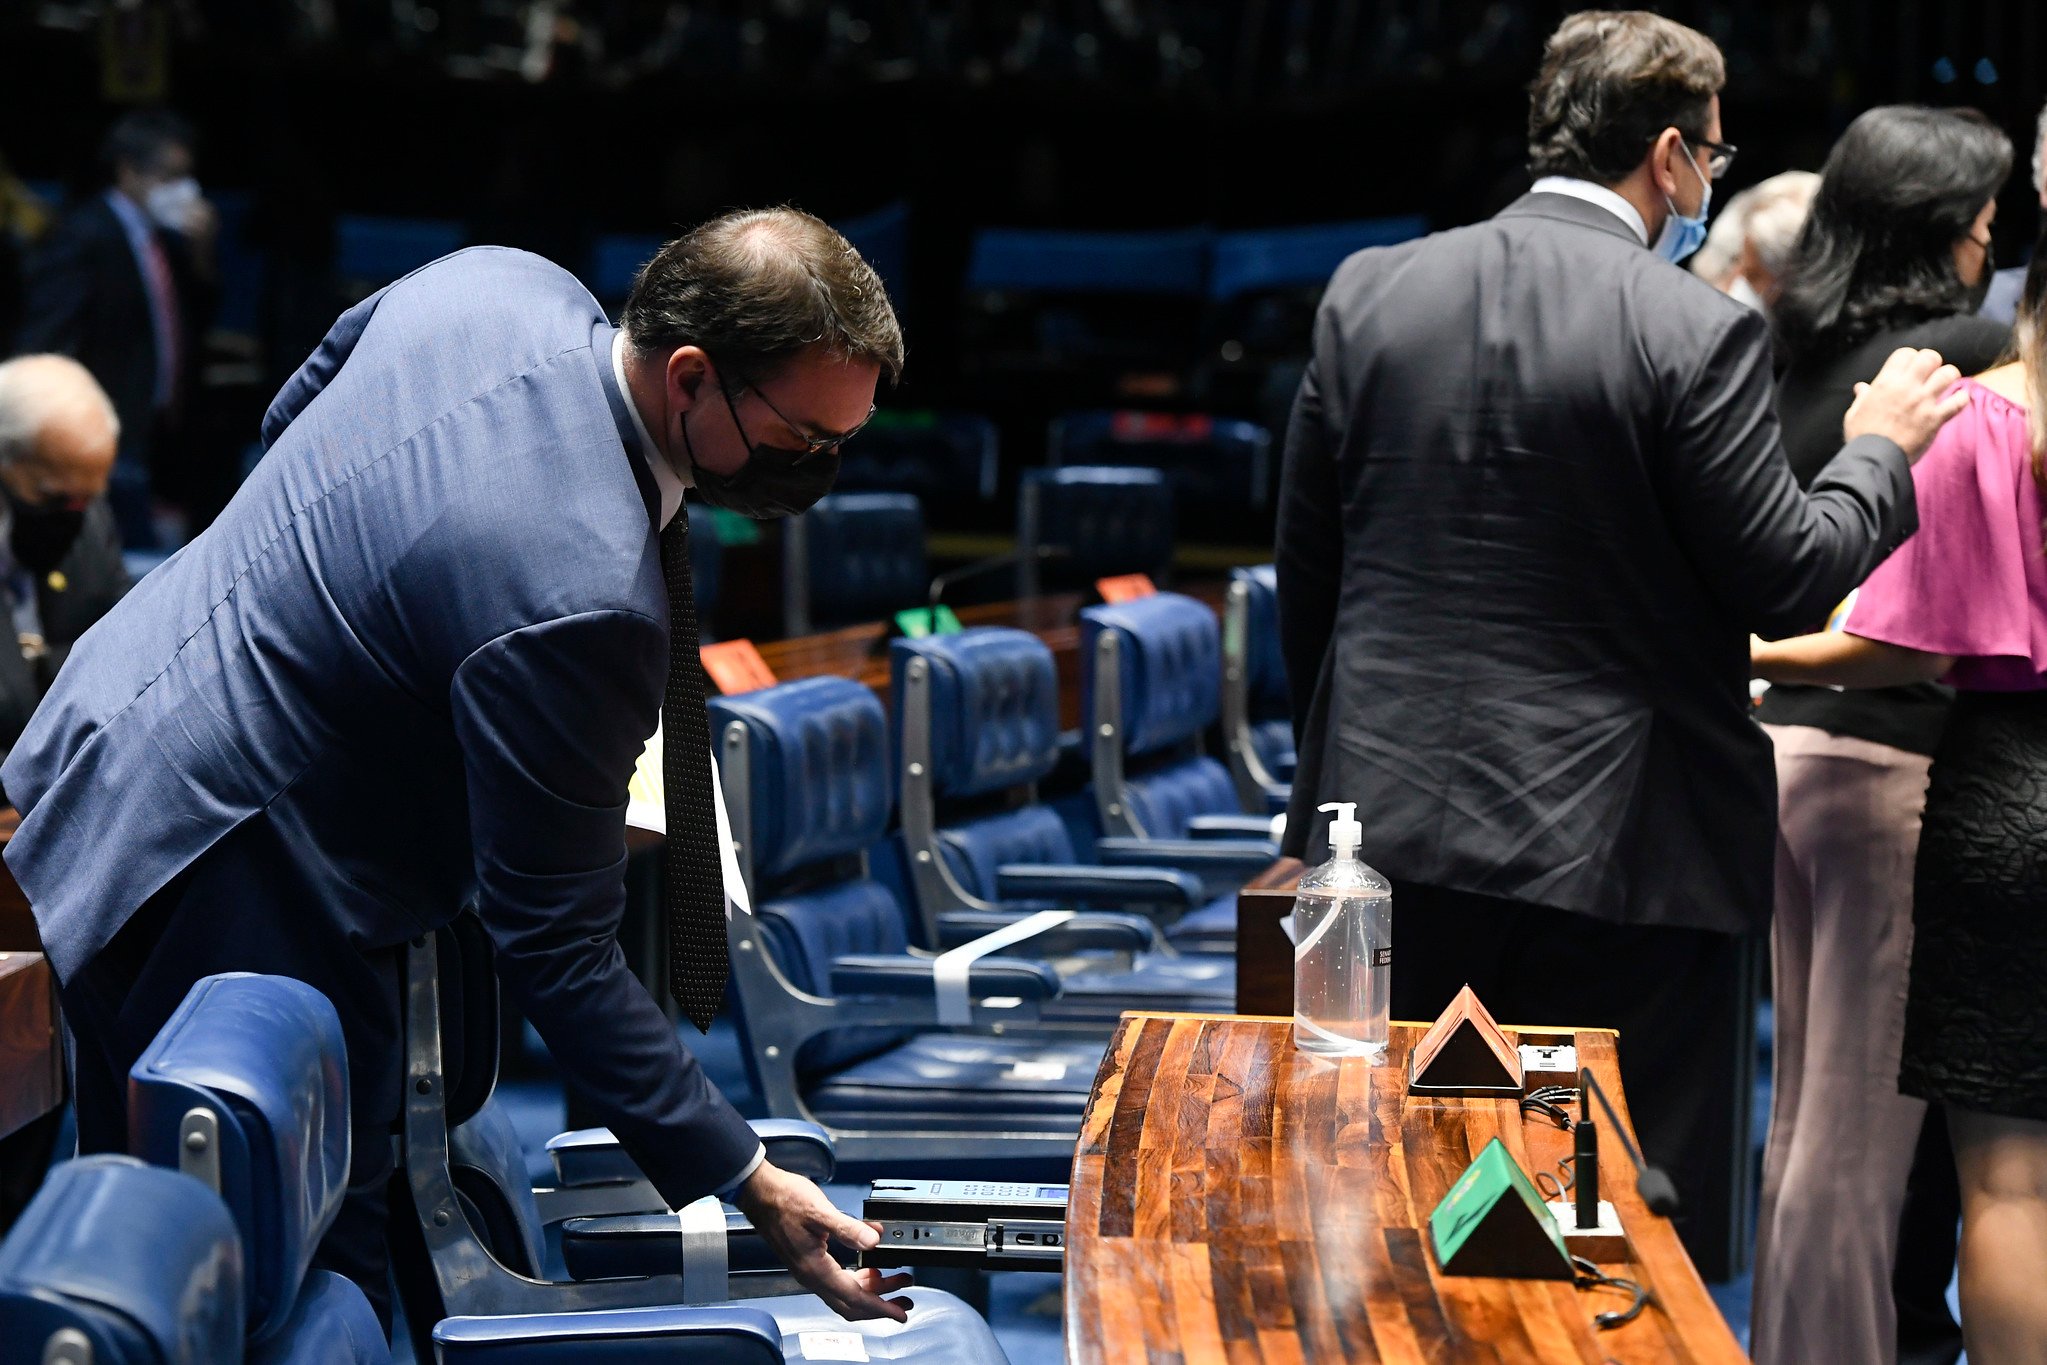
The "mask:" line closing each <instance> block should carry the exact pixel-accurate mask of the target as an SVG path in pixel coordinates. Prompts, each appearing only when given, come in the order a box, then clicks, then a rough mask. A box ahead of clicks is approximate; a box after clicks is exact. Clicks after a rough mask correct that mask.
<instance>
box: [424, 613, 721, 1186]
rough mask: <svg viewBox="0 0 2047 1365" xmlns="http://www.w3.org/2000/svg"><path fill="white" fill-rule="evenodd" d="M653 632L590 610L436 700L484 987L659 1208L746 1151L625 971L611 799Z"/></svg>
mask: <svg viewBox="0 0 2047 1365" xmlns="http://www.w3.org/2000/svg"><path fill="white" fill-rule="evenodd" d="M666 657H667V632H666V631H665V629H664V628H663V627H662V626H661V625H660V624H659V623H657V622H655V621H653V620H651V619H649V618H648V617H646V616H642V615H639V614H637V613H633V612H591V613H585V614H582V615H576V616H569V617H563V618H561V619H558V620H553V621H547V622H543V623H541V624H538V625H534V626H529V627H526V628H524V629H521V630H516V631H512V632H510V633H509V634H506V635H502V636H500V637H498V638H497V639H495V640H492V641H491V642H490V643H489V644H486V645H484V646H483V647H482V648H480V649H478V650H477V651H476V652H475V653H473V654H471V655H470V656H469V657H468V658H467V659H465V660H464V661H463V662H462V664H461V666H460V667H459V668H458V669H457V670H456V672H455V677H454V682H453V685H452V691H451V701H452V704H453V708H454V720H455V730H456V734H457V737H458V738H459V740H460V742H461V745H462V751H463V756H464V762H465V764H466V766H467V769H468V790H469V819H470V830H471V834H472V837H473V838H474V841H475V845H476V871H477V886H478V899H477V908H478V911H479V913H480V914H481V916H482V919H483V923H484V926H485V927H486V928H487V929H488V930H489V931H490V935H491V939H492V941H493V943H494V944H495V946H496V948H497V954H498V974H499V977H500V979H501V980H502V981H503V982H504V985H505V987H506V989H507V990H509V991H510V992H511V994H512V997H513V999H514V1000H515V1001H517V1002H518V1004H519V1006H520V1007H521V1009H522V1010H523V1011H524V1012H525V1015H526V1018H527V1019H528V1020H530V1021H531V1022H532V1024H533V1026H534V1027H535V1028H536V1029H538V1030H539V1031H540V1036H541V1037H542V1038H544V1039H545V1040H546V1041H547V1045H548V1048H549V1050H550V1051H552V1052H553V1054H554V1058H555V1060H556V1061H557V1062H558V1063H560V1065H561V1068H562V1074H563V1077H564V1079H565V1080H566V1082H567V1084H568V1085H569V1086H571V1087H572V1088H573V1089H575V1091H576V1092H577V1094H578V1095H580V1096H581V1097H582V1098H583V1099H584V1100H585V1101H587V1102H588V1103H589V1104H590V1106H591V1107H592V1108H594V1109H595V1110H596V1111H597V1112H598V1113H599V1114H600V1115H601V1116H602V1117H603V1119H604V1121H605V1123H606V1124H607V1126H609V1127H610V1128H611V1130H612V1132H613V1133H615V1134H617V1136H618V1139H619V1141H620V1142H621V1143H623V1144H624V1145H625V1148H626V1150H627V1151H628V1152H629V1153H630V1154H631V1155H632V1157H633V1159H634V1160H635V1161H636V1162H637V1163H638V1164H639V1167H640V1169H641V1170H642V1171H644V1172H645V1173H646V1174H647V1177H648V1179H650V1180H652V1181H653V1182H654V1187H655V1188H656V1189H658V1190H659V1191H660V1192H661V1195H662V1197H663V1198H664V1199H666V1200H667V1201H668V1202H669V1205H670V1206H671V1207H674V1208H680V1207H681V1206H682V1205H684V1204H686V1203H688V1202H690V1201H691V1200H692V1199H696V1198H700V1197H701V1196H703V1195H706V1194H710V1193H712V1192H714V1191H717V1190H720V1189H724V1188H726V1187H727V1186H728V1185H729V1184H730V1183H731V1182H732V1181H733V1180H734V1179H736V1178H737V1177H738V1175H739V1173H740V1172H741V1171H742V1170H743V1168H744V1167H745V1166H746V1164H747V1163H748V1162H749V1161H751V1160H752V1159H753V1157H754V1154H755V1152H756V1151H757V1150H758V1148H759V1143H758V1140H757V1139H756V1138H755V1136H754V1134H753V1130H752V1129H751V1128H749V1127H748V1126H747V1123H746V1121H745V1120H744V1119H742V1118H741V1117H740V1116H739V1114H738V1112H737V1111H736V1110H734V1109H733V1108H732V1106H731V1105H730V1104H729V1103H727V1101H726V1100H725V1097H724V1096H723V1095H721V1094H719V1093H718V1091H717V1089H716V1088H715V1087H713V1086H712V1084H711V1083H710V1080H709V1079H708V1078H707V1077H706V1076H705V1075H704V1072H703V1069H702V1068H701V1067H700V1066H698V1065H697V1062H696V1059H695V1058H694V1057H692V1056H691V1055H690V1054H689V1053H688V1052H687V1051H686V1050H685V1049H684V1048H683V1046H682V1043H681V1040H680V1039H679V1038H678V1037H677V1036H676V1031H675V1028H674V1026H673V1025H671V1024H670V1023H669V1021H668V1018H667V1016H666V1015H665V1014H664V1013H663V1012H662V1010H661V1008H660V1007H659V1006H658V1005H657V1004H656V1003H655V1002H654V1000H653V998H652V997H651V996H649V995H648V994H647V991H646V989H645V988H644V987H643V986H642V985H641V984H640V982H639V981H638V979H636V978H635V977H634V976H633V974H632V973H631V972H630V971H629V970H628V969H627V967H626V962H625V954H624V952H623V951H622V950H621V949H620V947H619V943H618V927H619V920H620V917H621V916H622V915H623V913H624V910H625V879H624V874H625V802H626V784H627V782H628V781H629V780H630V779H631V776H632V770H633V765H634V763H635V762H636V761H637V760H638V758H639V754H640V750H641V748H642V746H643V744H644V743H645V739H646V735H647V733H648V732H650V731H651V730H652V724H651V722H652V720H653V717H654V714H655V709H656V707H657V705H658V687H659V680H660V678H661V676H662V666H663V665H662V661H663V660H664V659H665V658H666Z"/></svg>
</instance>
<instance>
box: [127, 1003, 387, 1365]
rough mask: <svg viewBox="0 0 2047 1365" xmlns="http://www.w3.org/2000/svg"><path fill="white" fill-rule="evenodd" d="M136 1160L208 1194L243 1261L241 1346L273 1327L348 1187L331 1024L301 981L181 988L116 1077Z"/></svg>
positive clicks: (344, 1121) (279, 1325) (343, 1064)
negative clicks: (122, 1086) (180, 1175)
mask: <svg viewBox="0 0 2047 1365" xmlns="http://www.w3.org/2000/svg"><path fill="white" fill-rule="evenodd" d="M128 1093H129V1099H128V1127H129V1143H130V1147H131V1149H132V1151H133V1152H134V1154H135V1155H136V1156H139V1157H141V1158H143V1159H144V1160H145V1161H149V1162H151V1163H153V1164H155V1165H159V1166H169V1167H173V1168H175V1169H179V1170H182V1171H184V1172H186V1173H187V1174H188V1175H194V1176H197V1177H199V1178H200V1179H201V1180H202V1181H205V1182H206V1183H208V1184H211V1185H213V1186H214V1188H216V1189H217V1190H218V1191H219V1192H220V1194H221V1197H222V1198H223V1199H224V1200H225V1201H226V1203H227V1206H228V1209H229V1211H230V1212H231V1213H232V1214H233V1215H234V1221H235V1226H236V1228H237V1229H239V1231H240V1233H241V1239H242V1247H243V1251H244V1255H245V1258H246V1263H247V1272H248V1273H247V1284H248V1310H249V1337H250V1339H251V1340H254V1341H259V1342H260V1341H263V1340H265V1339H267V1338H269V1337H271V1336H273V1335H275V1334H277V1333H278V1332H279V1331H280V1330H281V1329H283V1328H284V1326H285V1324H286V1323H287V1321H288V1320H289V1319H290V1317H291V1315H292V1313H293V1310H294V1308H295V1306H296V1304H297V1300H298V1297H299V1290H300V1287H301V1285H302V1284H303V1283H304V1281H305V1278H306V1271H307V1267H308V1266H309V1265H310V1263H311V1261H312V1258H313V1251H314V1249H315V1248H316V1247H317V1246H318V1245H319V1242H320V1239H321V1238H322V1237H323V1236H325V1235H326V1232H327V1228H328V1226H329V1225H330V1224H332V1222H333V1221H334V1216H335V1214H336V1213H337V1212H339V1210H340V1208H341V1201H342V1199H343V1197H344V1196H345V1195H346V1193H347V1189H348V1165H349V1129H348V1066H347V1058H346V1055H345V1053H344V1050H343V1046H342V1038H341V1021H340V1019H339V1017H338V1016H337V1015H336V1014H335V1012H334V1007H333V1005H331V1004H329V1003H328V1001H327V998H326V997H325V996H323V995H321V994H320V993H319V992H318V991H316V990H314V989H313V988H312V987H311V986H308V985H306V984H305V983H304V982H302V981H294V980H292V979H291V978H289V977H282V976H257V975H253V974H251V973H247V972H231V973H227V974H224V975H221V976H209V977H206V978H205V979H203V980H201V981H200V982H199V983H198V984H197V985H195V986H193V988H192V990H191V992H190V994H188V995H187V996H186V997H185V1000H184V1002H183V1003H182V1004H180V1005H179V1006H178V1009H177V1012H176V1013H174V1014H172V1015H171V1017H170V1020H169V1022H167V1023H166V1024H165V1025H164V1026H163V1029H162V1030H161V1031H160V1032H159V1033H158V1034H157V1036H156V1038H155V1039H154V1040H153V1041H152V1042H151V1043H150V1045H149V1047H148V1049H147V1050H146V1051H144V1052H143V1054H142V1056H141V1057H140V1058H139V1059H138V1060H137V1061H136V1063H135V1065H134V1066H133V1067H132V1068H131V1069H130V1070H129V1073H128Z"/></svg>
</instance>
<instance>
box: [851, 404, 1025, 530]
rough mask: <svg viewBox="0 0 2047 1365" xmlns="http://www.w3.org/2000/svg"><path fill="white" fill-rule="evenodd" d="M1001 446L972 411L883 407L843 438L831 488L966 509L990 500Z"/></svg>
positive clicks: (984, 420) (993, 430) (988, 423)
mask: <svg viewBox="0 0 2047 1365" xmlns="http://www.w3.org/2000/svg"><path fill="white" fill-rule="evenodd" d="M1000 450H1001V438H1000V436H999V434H998V433H997V430H996V427H995V424H994V423H993V422H991V421H989V420H988V419H987V418H986V417H982V416H980V415H978V414H976V413H965V412H933V411H929V410H922V409H900V408H891V409H884V410H883V411H880V412H877V413H875V414H874V419H873V420H872V421H870V422H869V423H868V424H867V425H866V426H865V427H862V428H861V430H860V434H859V435H858V436H855V437H854V438H853V439H852V440H850V441H848V442H846V445H845V449H844V451H843V453H842V455H841V458H840V464H839V481H838V483H837V484H836V485H834V486H835V487H837V488H840V489H842V490H844V491H846V492H848V493H863V492H864V493H914V494H916V495H917V496H918V498H919V499H921V500H922V501H923V502H924V503H925V504H926V505H927V506H934V507H953V508H964V507H969V506H972V505H973V504H975V503H983V502H992V501H994V499H995V480H996V476H997V473H998V470H999V458H1000Z"/></svg>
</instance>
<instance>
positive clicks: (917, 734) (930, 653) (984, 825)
mask: <svg viewBox="0 0 2047 1365" xmlns="http://www.w3.org/2000/svg"><path fill="white" fill-rule="evenodd" d="M890 655H891V657H890V663H891V673H892V677H891V682H890V687H891V693H890V695H891V699H892V702H893V713H894V714H893V720H894V724H893V726H892V727H891V728H892V731H893V733H894V735H895V738H896V745H897V757H896V764H895V770H896V773H897V776H898V778H899V779H900V781H901V783H902V809H903V838H904V841H905V843H906V845H907V847H908V852H909V855H910V868H911V879H912V883H913V885H914V887H915V890H916V894H917V901H918V909H919V910H920V911H921V912H922V914H923V916H924V920H925V927H926V932H927V934H930V933H935V922H936V916H937V915H938V914H939V913H941V912H942V911H945V910H949V909H958V908H979V906H980V905H981V904H985V903H989V902H992V901H994V900H995V869H996V868H998V867H1001V866H1002V865H1004V864H1006V863H1052V862H1062V863H1063V862H1071V861H1072V860H1073V845H1072V842H1071V840H1070V839H1069V837H1068V835H1067V831H1066V827H1065V825H1064V824H1063V823H1061V821H1060V819H1059V817H1058V815H1057V814H1055V813H1054V812H1053V811H1052V810H1051V809H1049V808H1048V807H1045V806H1042V805H1039V804H1037V803H1035V802H1034V801H1032V802H1027V803H1025V804H1022V805H1020V806H1018V805H1015V804H1014V803H1013V802H1012V803H1011V808H1008V809H995V810H989V809H986V807H987V806H989V805H990V801H989V800H987V799H984V798H999V797H1001V796H1003V795H1005V794H1008V795H1011V796H1014V795H1016V794H1018V793H1019V791H1020V789H1021V792H1022V794H1024V795H1029V792H1030V789H1031V788H1033V787H1034V786H1035V784H1036V783H1037V782H1038V781H1039V780H1040V779H1042V778H1043V777H1045V775H1046V774H1048V773H1050V772H1051V771H1052V768H1053V766H1054V765H1055V764H1056V763H1057V762H1058V761H1059V673H1058V669H1057V667H1056V666H1055V664H1054V662H1053V659H1052V651H1051V650H1050V649H1049V648H1047V647H1046V645H1045V642H1044V641H1042V640H1040V639H1039V638H1038V637H1037V636H1035V635H1033V634H1031V633H1030V632H1029V631H1023V630H1012V629H1009V628H1007V627H1003V626H978V627H975V628H973V629H971V630H966V631H962V632H961V633H959V634H957V635H933V636H927V637H925V638H923V639H918V640H912V639H901V640H897V641H896V642H895V643H894V644H893V645H892V646H891V647H890ZM977 807H979V809H977ZM927 853H928V854H929V855H930V856H929V857H923V856H920V855H922V854H927Z"/></svg>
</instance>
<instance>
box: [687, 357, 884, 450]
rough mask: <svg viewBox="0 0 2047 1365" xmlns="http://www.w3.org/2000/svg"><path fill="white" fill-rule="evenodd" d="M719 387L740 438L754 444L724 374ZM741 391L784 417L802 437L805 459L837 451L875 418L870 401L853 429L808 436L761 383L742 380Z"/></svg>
mask: <svg viewBox="0 0 2047 1365" xmlns="http://www.w3.org/2000/svg"><path fill="white" fill-rule="evenodd" d="M718 387H719V388H721V389H724V390H725V405H726V406H727V407H728V408H731V409H732V424H733V425H734V426H737V427H739V439H741V440H742V441H745V442H746V444H747V445H748V446H752V444H753V438H752V437H750V436H748V435H747V434H746V428H745V427H743V426H740V424H739V410H738V408H737V407H734V406H733V394H732V390H731V389H728V388H725V380H724V378H723V376H720V377H719V380H718ZM739 391H740V392H741V393H746V392H748V391H751V392H752V393H753V395H754V396H755V397H757V398H759V399H760V400H761V402H763V403H765V404H767V408H768V411H769V412H772V413H774V414H775V416H777V417H779V418H781V419H782V425H783V426H785V427H787V428H789V430H791V431H793V432H795V433H796V435H797V437H798V438H799V439H801V440H802V442H803V447H802V449H801V451H800V452H799V456H800V458H803V459H809V458H810V457H811V456H813V455H829V454H831V453H832V452H833V451H836V450H837V449H838V448H839V447H840V446H842V445H844V444H846V442H848V441H850V440H852V439H853V438H854V437H855V436H858V435H859V434H860V433H861V432H862V431H864V430H866V428H867V424H868V423H869V422H871V421H873V420H874V405H873V404H872V403H870V404H868V405H867V415H866V416H865V417H863V418H861V419H860V421H859V422H858V423H856V424H855V425H854V426H853V427H852V429H851V430H848V431H841V432H838V433H836V434H834V435H831V436H808V435H805V434H804V431H803V428H802V427H800V426H798V425H797V424H796V423H795V422H794V421H792V420H790V418H789V416H788V414H786V413H784V412H783V411H782V410H781V409H780V408H778V407H776V406H775V402H774V400H773V399H772V398H769V397H768V396H767V394H765V393H763V392H761V390H760V386H759V385H757V384H751V383H748V382H747V381H745V380H741V381H740V383H739Z"/></svg>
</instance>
